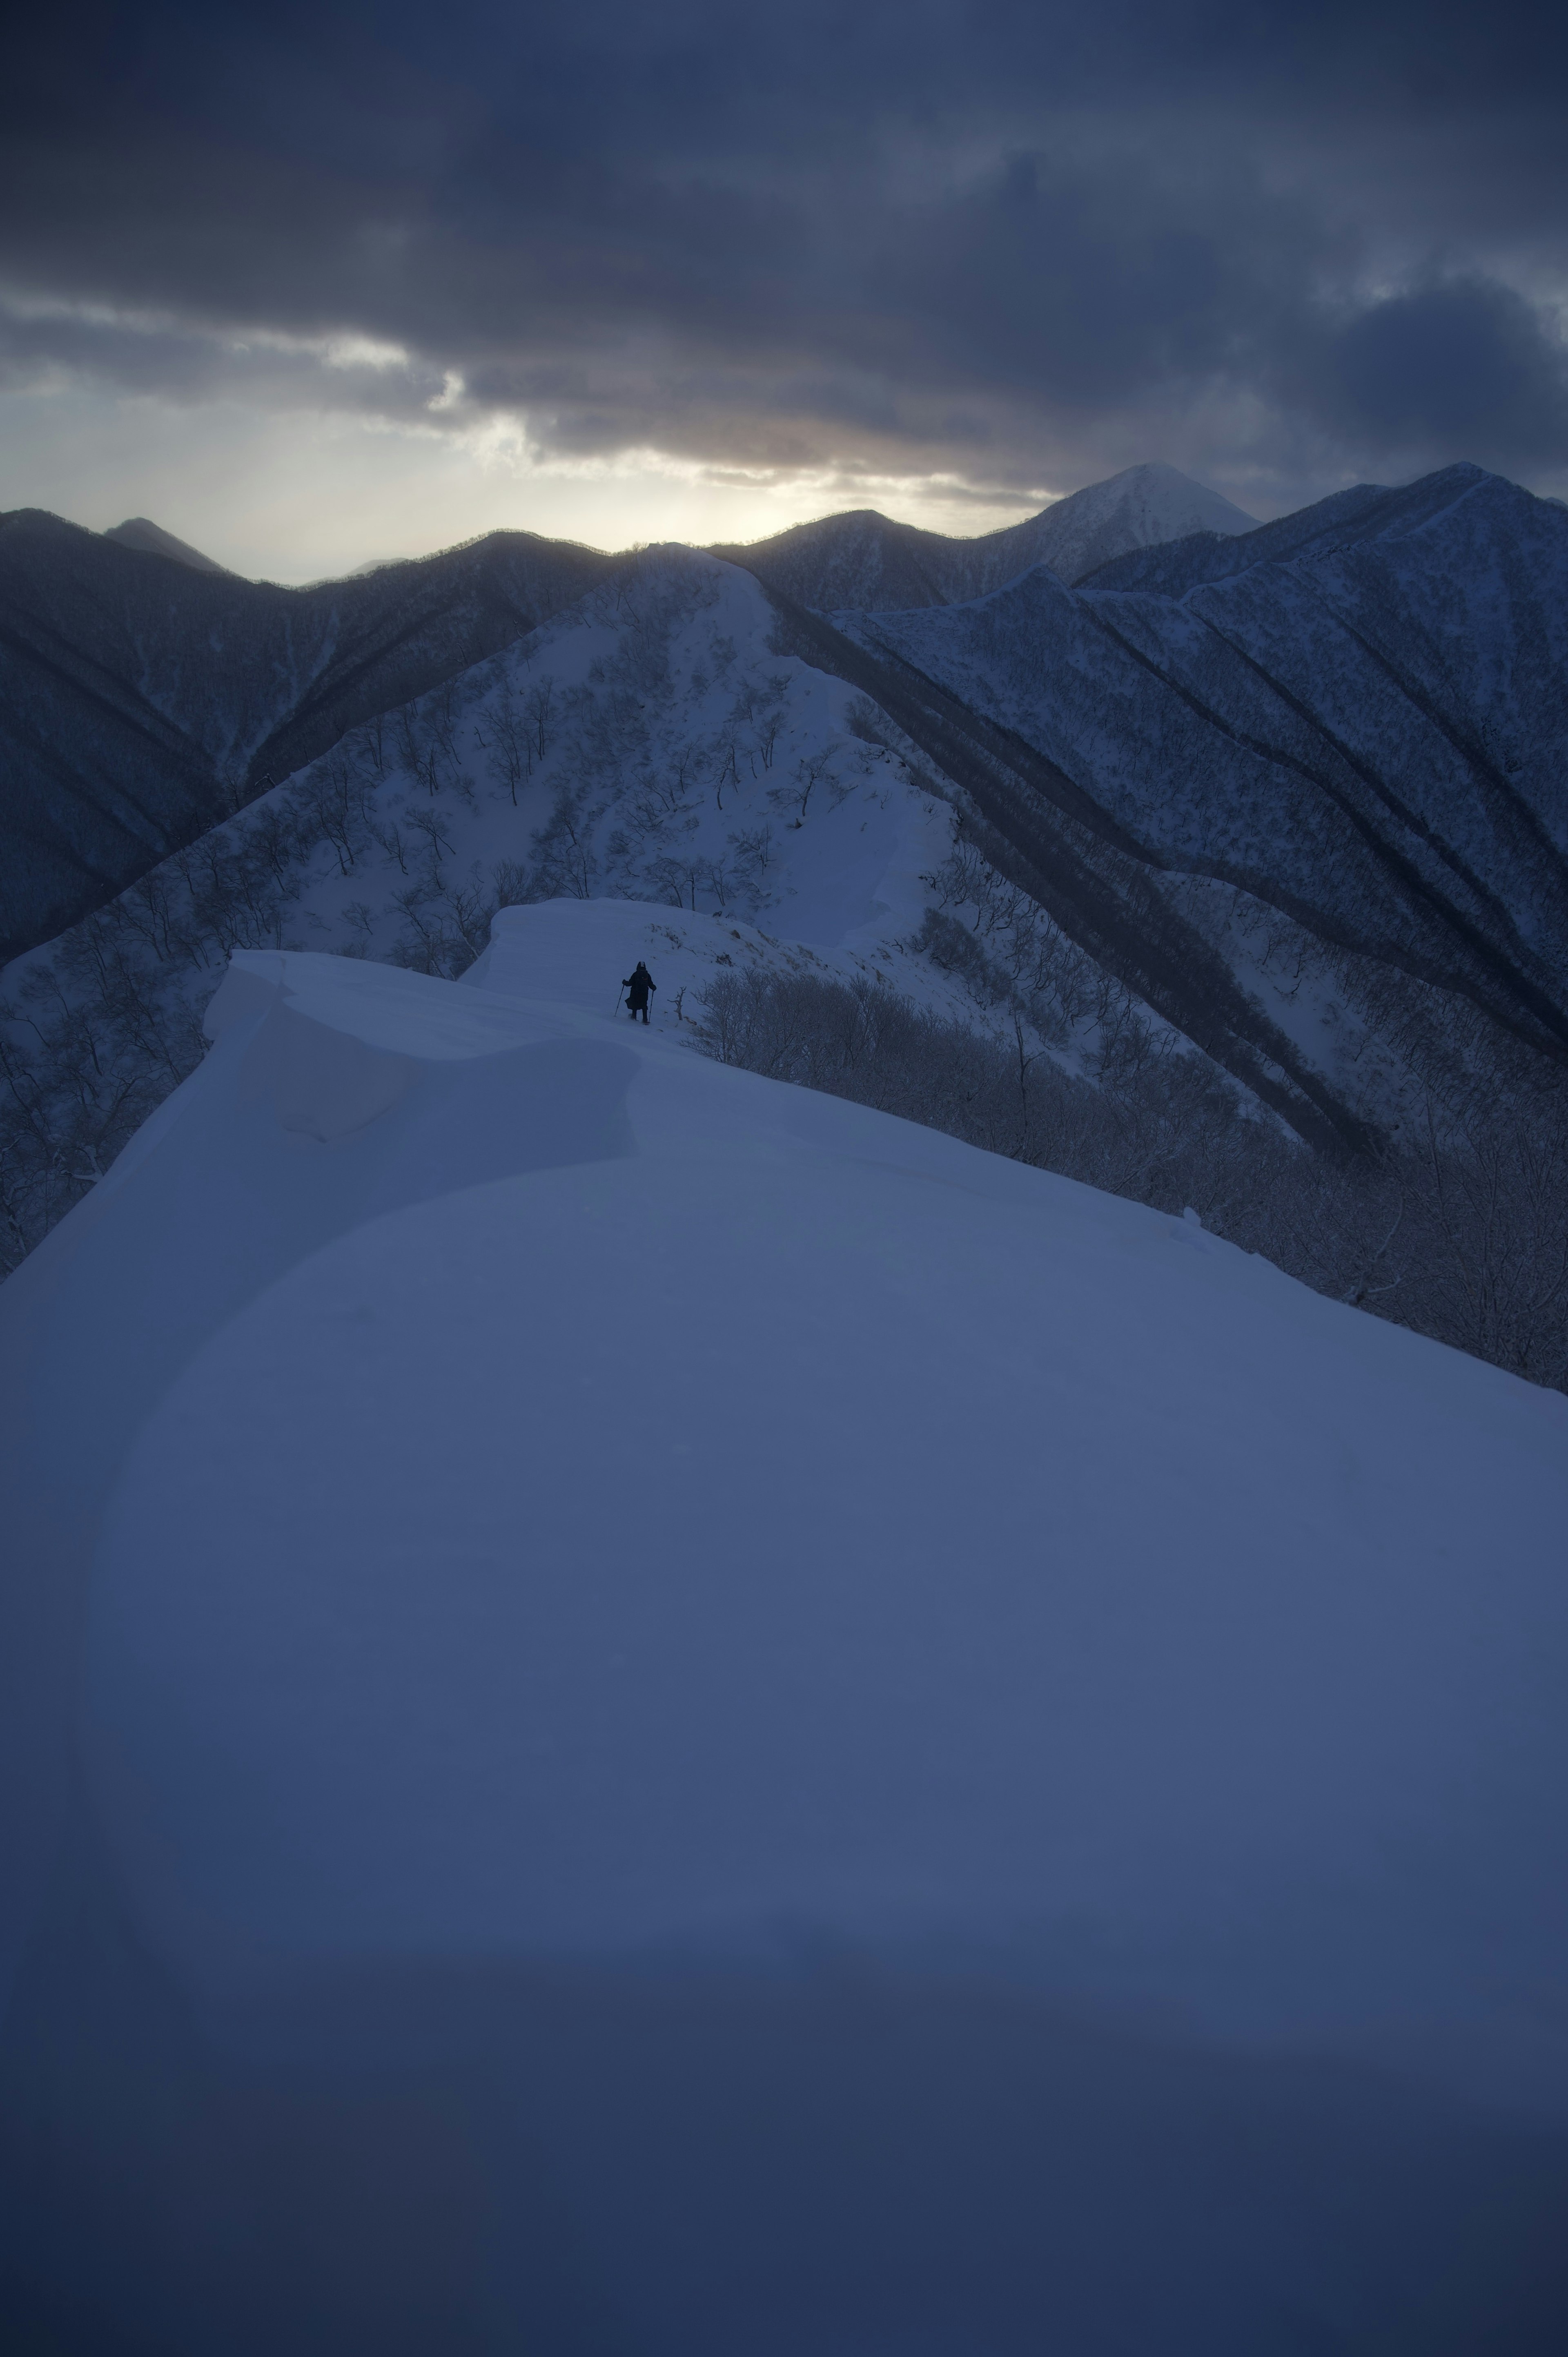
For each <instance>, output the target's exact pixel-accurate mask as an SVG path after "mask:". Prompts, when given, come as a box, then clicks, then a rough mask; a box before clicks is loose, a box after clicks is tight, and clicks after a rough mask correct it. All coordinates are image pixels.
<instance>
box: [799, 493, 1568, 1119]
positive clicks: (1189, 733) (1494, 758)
mask: <svg viewBox="0 0 1568 2357" xmlns="http://www.w3.org/2000/svg"><path fill="white" fill-rule="evenodd" d="M838 620H839V624H840V626H841V627H840V628H839V629H837V630H832V632H831V634H830V633H829V632H828V630H827V626H826V625H824V624H821V623H818V624H816V625H815V626H814V627H813V628H812V629H811V630H810V631H809V632H805V633H804V634H803V635H802V639H801V643H802V651H803V647H804V643H805V639H806V638H807V637H809V638H810V640H811V643H812V644H814V645H815V647H816V650H817V651H816V652H815V654H814V655H813V656H812V657H811V658H810V659H811V660H814V661H817V662H822V664H823V666H824V667H825V668H830V669H837V670H839V671H840V672H841V674H842V675H843V676H844V677H846V678H852V677H853V678H854V679H855V681H856V683H859V684H862V685H864V686H865V690H866V692H867V693H868V694H875V696H876V698H877V701H878V702H879V703H881V704H882V705H883V708H884V709H886V710H888V711H890V712H892V713H893V714H894V716H895V717H896V718H897V721H898V723H899V725H900V726H902V727H903V728H904V729H905V730H906V732H907V733H908V734H909V735H910V736H911V737H915V738H916V739H917V741H925V742H927V744H928V747H929V751H930V753H931V757H932V758H933V759H937V760H940V762H941V764H942V766H943V767H944V768H945V769H946V770H947V772H948V774H949V775H950V776H956V775H958V774H959V773H960V770H962V771H963V774H964V782H965V783H966V785H967V786H968V787H969V790H970V791H971V792H972V795H973V797H974V800H975V802H976V804H977V805H978V807H979V808H980V810H981V811H982V812H983V813H984V816H985V820H986V823H987V825H988V826H989V828H990V829H992V830H993V841H992V848H993V851H994V852H995V853H996V856H998V857H999V858H1001V859H1002V861H1003V863H1004V865H1005V864H1006V863H1007V862H1008V861H1012V862H1015V863H1016V862H1018V861H1019V860H1022V861H1023V862H1025V863H1026V870H1027V877H1028V881H1027V884H1026V888H1027V889H1028V890H1029V891H1030V892H1031V893H1033V894H1035V895H1036V896H1037V897H1038V898H1039V899H1041V901H1042V903H1043V905H1044V906H1045V907H1046V908H1047V909H1049V910H1050V912H1051V914H1052V915H1053V916H1054V917H1056V919H1057V920H1058V922H1059V923H1061V924H1062V925H1063V926H1064V927H1065V929H1066V930H1067V931H1069V933H1070V934H1071V936H1072V937H1073V938H1074V939H1075V940H1078V941H1079V942H1086V941H1090V940H1097V941H1098V942H1100V944H1101V949H1102V951H1103V952H1104V953H1105V954H1106V955H1107V957H1108V959H1109V962H1110V963H1112V970H1113V971H1116V972H1118V973H1120V974H1122V979H1123V980H1125V981H1126V982H1127V983H1128V984H1129V985H1130V986H1133V987H1136V988H1138V990H1139V991H1140V994H1141V995H1143V996H1145V997H1148V998H1150V999H1151V1001H1152V1003H1154V1004H1155V1005H1158V1006H1163V1007H1164V1008H1165V1009H1166V1011H1168V1013H1169V1014H1170V1017H1171V1019H1172V1020H1174V1021H1175V1022H1176V1024H1177V1025H1178V1028H1181V1029H1183V1030H1184V1031H1186V1032H1187V1036H1188V1037H1191V1038H1196V1039H1199V1040H1200V1041H1201V1042H1202V1044H1204V1045H1205V1046H1206V1047H1207V1048H1208V1051H1209V1052H1210V1053H1211V1054H1213V1055H1215V1056H1216V1057H1217V1058H1218V1060H1220V1061H1223V1062H1229V1064H1230V1068H1231V1069H1232V1070H1233V1071H1237V1072H1238V1073H1239V1074H1240V1073H1241V1072H1242V1071H1243V1069H1244V1062H1243V1060H1242V1059H1241V1058H1240V1056H1239V1054H1238V1043H1240V1042H1241V1041H1244V1040H1248V1039H1250V1041H1251V1047H1250V1053H1251V1054H1252V1055H1261V1056H1262V1058H1263V1059H1264V1060H1265V1061H1266V1063H1267V1064H1269V1065H1270V1066H1271V1067H1273V1068H1274V1070H1275V1071H1276V1072H1278V1071H1283V1072H1285V1073H1287V1074H1288V1075H1289V1076H1290V1078H1291V1082H1292V1084H1293V1085H1294V1086H1298V1087H1301V1088H1304V1089H1305V1093H1306V1094H1307V1096H1308V1097H1309V1098H1311V1099H1313V1100H1315V1101H1316V1103H1317V1104H1318V1106H1319V1107H1320V1108H1321V1109H1322V1110H1323V1111H1325V1112H1326V1113H1327V1114H1328V1116H1329V1118H1330V1120H1331V1121H1334V1122H1336V1123H1337V1125H1339V1126H1340V1128H1341V1130H1342V1134H1344V1135H1347V1136H1351V1135H1352V1134H1353V1133H1352V1131H1351V1129H1350V1126H1349V1125H1348V1124H1347V1123H1346V1122H1345V1121H1344V1119H1343V1114H1342V1112H1341V1111H1340V1110H1339V1108H1338V1107H1336V1106H1334V1105H1331V1104H1330V1103H1329V1101H1328V1099H1327V1098H1326V1097H1325V1096H1324V1095H1323V1093H1322V1092H1321V1089H1320V1086H1319V1082H1318V1081H1317V1079H1316V1077H1315V1076H1314V1075H1312V1074H1310V1073H1308V1072H1307V1071H1306V1070H1305V1066H1302V1065H1301V1064H1300V1062H1299V1059H1298V1056H1297V1054H1296V1052H1295V1050H1294V1049H1293V1048H1292V1047H1291V1045H1290V1044H1289V1042H1288V1041H1284V1040H1282V1039H1280V1038H1278V1037H1275V1038H1273V1039H1271V1038H1269V1037H1267V1036H1266V1035H1265V1034H1264V1033H1263V1032H1262V1029H1261V1028H1259V1027H1258V1025H1257V1024H1256V1022H1255V1021H1254V1020H1253V1019H1252V1018H1251V1017H1249V1016H1248V1015H1247V1014H1246V1013H1245V1011H1244V1010H1243V1009H1241V1008H1240V1004H1239V1002H1237V1001H1235V1000H1233V999H1232V998H1231V997H1230V993H1229V985H1227V986H1226V987H1224V988H1219V983H1218V975H1219V968H1217V967H1216V965H1215V963H1214V959H1215V952H1218V953H1219V963H1220V965H1221V966H1223V967H1226V968H1231V967H1235V966H1236V965H1237V963H1238V955H1239V952H1244V946H1245V945H1244V944H1243V943H1242V942H1240V941H1239V940H1238V939H1237V938H1236V937H1235V936H1234V935H1233V934H1232V933H1231V932H1230V930H1229V922H1228V920H1227V919H1226V917H1225V915H1224V911H1223V908H1222V906H1221V905H1220V904H1219V903H1218V902H1217V903H1216V904H1215V905H1214V907H1213V908H1212V909H1205V906H1204V903H1203V901H1202V899H1194V897H1193V890H1194V884H1195V883H1196V884H1197V888H1198V890H1199V892H1200V893H1201V892H1204V891H1207V890H1208V889H1209V888H1210V886H1219V887H1229V888H1236V889H1240V890H1243V891H1245V892H1246V893H1248V894H1249V895H1250V896H1253V897H1255V898H1257V899H1261V900H1262V901H1264V902H1266V903H1268V904H1269V905H1271V906H1272V907H1273V909H1277V910H1278V911H1280V913H1281V916H1282V917H1283V919H1284V920H1287V921H1288V922H1289V924H1290V925H1292V926H1293V927H1299V928H1301V929H1302V931H1303V933H1304V935H1305V936H1306V937H1310V939H1311V940H1312V941H1313V942H1315V943H1316V944H1318V945H1320V949H1319V951H1318V952H1315V954H1326V955H1328V956H1329V957H1330V958H1333V957H1340V958H1343V957H1345V956H1347V955H1348V956H1350V957H1352V958H1357V957H1365V958H1369V959H1370V960H1372V961H1374V962H1375V963H1376V964H1377V966H1378V968H1379V970H1380V971H1381V972H1384V973H1386V972H1388V971H1390V970H1391V971H1393V972H1395V973H1399V974H1403V975H1404V976H1406V977H1407V978H1408V979H1409V982H1410V983H1411V984H1412V985H1415V986H1416V991H1417V997H1418V998H1419V995H1420V992H1421V991H1422V990H1423V989H1425V988H1429V987H1432V986H1435V987H1436V988H1437V989H1439V990H1441V991H1443V992H1444V993H1454V994H1457V995H1458V996H1461V997H1463V998H1466V999H1468V1000H1469V1001H1470V1002H1471V1003H1472V1005H1474V1006H1476V1007H1477V1008H1480V1009H1483V1010H1484V1011H1485V1013H1486V1015H1487V1017H1489V1018H1490V1020H1491V1021H1492V1022H1493V1023H1495V1024H1497V1025H1498V1026H1500V1027H1501V1028H1502V1029H1503V1030H1505V1031H1507V1032H1509V1033H1511V1034H1512V1035H1513V1036H1514V1037H1515V1038H1516V1039H1518V1040H1519V1041H1520V1043H1521V1044H1523V1045H1525V1046H1526V1047H1527V1048H1528V1049H1530V1050H1531V1051H1533V1052H1534V1053H1536V1054H1539V1055H1543V1056H1544V1057H1546V1058H1547V1059H1548V1060H1550V1061H1551V1062H1552V1064H1554V1065H1557V1066H1559V1067H1560V1066H1562V1065H1563V1063H1564V1062H1568V515H1564V513H1563V511H1562V510H1560V509H1558V508H1555V507H1553V506H1552V505H1551V504H1550V503H1549V502H1547V501H1544V500H1537V499H1535V498H1533V497H1532V496H1531V494H1530V493H1529V492H1528V491H1524V490H1520V489H1519V488H1518V486H1516V485H1514V484H1512V483H1509V482H1506V481H1504V480H1503V479H1500V478H1499V477H1498V476H1494V475H1488V474H1486V473H1485V472H1483V470H1482V469H1481V468H1478V467H1471V466H1456V467H1449V468H1444V469H1442V470H1441V471H1440V472H1439V473H1437V474H1434V475H1431V476H1427V477H1425V478H1424V479H1423V480H1421V481H1420V482H1417V483H1413V484H1411V485H1408V486H1406V487H1405V488H1404V489H1402V490H1378V489H1376V488H1375V487H1369V486H1361V487H1359V488H1358V489H1357V490H1352V491H1347V492H1342V493H1339V494H1337V496H1335V497H1334V498H1332V499H1328V500H1323V501H1321V502H1320V503H1319V504H1318V505H1317V506H1316V508H1309V509H1306V510H1304V511H1302V512H1301V513H1300V514H1299V515H1295V516H1291V517H1286V518H1284V519H1283V520H1282V521H1281V522H1278V523H1275V524H1269V525H1265V526H1263V527H1262V529H1261V530H1259V531H1258V532H1255V533H1251V534H1250V535H1249V536H1248V537H1247V538H1246V539H1244V540H1239V541H1230V542H1227V541H1223V540H1218V539H1215V538H1213V537H1209V536H1199V537H1197V538H1193V539H1188V540H1186V541H1182V542H1179V543H1177V544H1175V545H1173V546H1170V547H1167V548H1163V549H1151V550H1147V551H1143V552H1138V553H1133V554H1126V555H1124V556H1122V558H1120V559H1118V560H1117V561H1116V562H1115V563H1113V564H1110V565H1105V566H1103V567H1102V568H1101V569H1100V570H1099V571H1098V572H1096V573H1095V575H1094V576H1092V578H1091V579H1090V580H1089V581H1087V582H1085V583H1084V584H1083V585H1082V586H1081V587H1079V588H1078V589H1077V590H1071V589H1069V588H1067V587H1064V586H1063V585H1061V584H1060V583H1058V581H1056V580H1055V579H1054V578H1053V577H1052V576H1051V575H1050V574H1049V572H1048V571H1047V570H1046V569H1045V568H1044V567H1043V566H1039V567H1036V569H1035V570H1034V571H1033V572H1031V573H1028V574H1026V575H1025V576H1023V577H1021V578H1020V579H1018V580H1016V581H1014V582H1012V583H1010V584H1009V585H1007V586H1006V587H1004V588H1002V589H1000V590H998V591H996V592H994V593H993V595H992V596H991V597H986V598H983V599H980V600H976V601H975V602H973V603H972V604H969V605H965V606H958V607H949V608H926V609H917V610H913V611H908V612H905V613H897V614H878V615H863V616H858V617H843V616H841V617H839V618H838ZM846 641H849V642H853V644H854V645H855V646H856V647H858V648H859V649H860V650H861V651H862V654H863V656H864V657H865V658H869V659H870V661H871V662H872V663H873V664H874V665H875V671H874V672H873V671H869V670H868V671H865V672H863V671H861V670H860V669H859V667H858V666H857V664H856V662H855V661H854V658H853V657H851V656H849V655H848V654H847V653H846V652H844V651H843V649H844V647H845V643H846ZM874 682H875V683H874ZM1018 872H1019V874H1020V875H1022V874H1023V872H1024V871H1023V870H1022V869H1020V870H1019V871H1018ZM1183 879H1190V880H1183ZM1201 879H1209V883H1208V885H1206V884H1205V883H1204V882H1203V881H1202V880H1201ZM1195 916H1196V917H1197V920H1199V921H1198V923H1197V929H1196V930H1195V929H1194V919H1195ZM1206 972H1207V973H1208V974H1209V976H1210V979H1209V980H1208V982H1206V981H1205V980H1204V976H1205V974H1206ZM1206 1001H1207V1002H1208V1003H1207V1004H1206ZM1414 1003H1415V1002H1412V1005H1413V1004H1414ZM1415 1019H1416V1018H1415V1017H1414V1016H1412V1021H1413V1020H1415ZM1445 1019H1447V1018H1445ZM1249 1078H1250V1080H1251V1085H1253V1086H1254V1087H1255V1088H1256V1089H1257V1091H1258V1092H1259V1093H1260V1094H1262V1095H1263V1096H1264V1097H1265V1098H1270V1099H1271V1101H1273V1102H1275V1103H1281V1104H1282V1106H1283V1103H1284V1101H1283V1099H1281V1098H1280V1097H1279V1096H1278V1095H1277V1094H1276V1093H1273V1086H1274V1084H1273V1081H1271V1079H1270V1077H1269V1074H1268V1073H1266V1072H1264V1073H1262V1074H1261V1076H1258V1077H1253V1076H1251V1075H1249ZM1291 1117H1293V1118H1294V1117H1295V1116H1294V1112H1293V1113H1292V1115H1291Z"/></svg>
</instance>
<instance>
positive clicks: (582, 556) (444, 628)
mask: <svg viewBox="0 0 1568 2357" xmlns="http://www.w3.org/2000/svg"><path fill="white" fill-rule="evenodd" d="M612 565H613V560H611V559H609V558H607V557H602V556H599V555H597V554H596V553H595V552H594V551H592V550H590V549H585V548H577V547H575V546H573V545H572V544H570V543H568V542H564V541H547V540H540V539H537V538H535V537H534V536H533V535H532V533H491V534H490V535H489V538H488V539H486V540H482V541H478V542H475V543H474V544H471V545H470V546H468V547H466V548H460V549H453V550H449V551H447V552H446V554H444V555H441V556H435V557H429V558H426V559H424V561H423V562H422V563H419V564H415V565H391V566H387V567H385V568H383V569H382V570H381V571H380V572H378V573H375V574H373V575H371V576H368V577H367V578H364V579H362V580H357V581H343V582H328V583H325V584H323V585H321V586H320V587H317V588H313V589H282V588H278V587H275V586H274V585H273V584H271V583H267V582H255V581H245V580H242V579H241V578H240V577H239V576H237V575H234V574H228V573H220V572H217V571H210V572H203V571H200V570H199V569H198V568H197V567H196V566H194V565H191V564H189V563H188V562H187V561H184V560H182V561H180V562H179V563H174V562H172V561H171V560H170V556H169V554H168V553H167V552H163V553H155V552H153V551H152V550H149V549H148V548H147V547H146V546H145V544H128V543H126V542H125V541H124V540H123V539H121V538H119V537H116V536H113V535H110V534H105V533H91V532H84V531H82V530H81V528H80V527H79V526H77V525H75V524H70V523H66V522H62V521H61V520H60V518H59V516H52V515H47V514H44V513H42V512H41V511H36V510H31V509H18V510H16V511H13V512H11V513H8V514H5V515H0V763H3V764H4V772H5V799H4V802H3V804H0V958H6V957H11V956H15V955H16V953H17V952H19V951H21V950H23V949H26V948H28V947H30V946H31V945H32V944H33V943H35V942H40V941H47V940H48V939H49V938H50V937H51V936H52V935H53V934H55V933H58V932H59V931H60V930H61V929H62V928H63V927H64V926H67V925H70V924H72V923H74V922H75V921H76V920H78V919H79V918H80V917H81V916H83V915H84V914H85V913H86V912H87V911H88V910H89V909H95V908H99V907H101V906H102V903H103V902H104V901H105V900H108V899H113V896H114V894H115V893H116V892H118V891H120V890H122V889H123V888H124V886H125V885H127V884H129V883H131V882H132V881H133V880H134V878H135V877H138V876H141V875H144V874H145V872H146V870H147V869H148V868H149V867H151V866H155V865H156V862H157V861H159V860H160V859H163V858H166V856H168V855H169V854H170V853H171V852H176V851H178V850H179V849H181V848H182V847H183V845H186V844H188V843H190V842H193V841H194V840H195V839H196V837H197V836H199V835H200V834H204V833H205V832H206V830H207V829H208V828H209V827H210V826H212V825H213V824H214V823H216V822H218V821H219V820H220V819H222V818H224V817H225V816H227V814H228V813H230V812H231V811H232V810H234V809H235V808H237V807H238V806H239V805H241V804H242V803H243V802H249V801H250V800H252V797H253V796H254V795H255V794H256V793H257V792H258V791H261V790H262V789H263V787H264V786H265V785H266V784H268V783H269V782H271V781H272V780H274V779H278V778H285V777H287V776H288V775H289V774H290V773H291V771H293V770H295V769H297V768H298V767H299V765H300V764H301V763H302V762H304V761H307V760H310V759H313V758H314V757H315V756H316V755H317V753H321V752H324V751H325V750H326V749H327V748H328V746H330V745H332V744H334V743H336V742H337V740H338V738H339V737H341V736H342V735H343V733H344V731H345V730H346V729H348V728H351V727H353V726H356V725H357V724H358V723H359V722H360V721H362V720H366V719H369V718H371V716H373V715H374V714H376V713H378V712H384V711H385V710H386V709H387V708H388V707H389V706H390V705H396V704H401V703H403V701H404V700H405V699H406V698H407V697H409V696H411V695H416V694H421V693H422V692H423V691H424V689H426V688H428V687H431V686H434V685H435V683H437V682H438V681H441V680H444V679H447V678H450V677H451V676H452V675H453V674H454V673H456V672H460V671H463V670H466V669H467V666H468V665H469V664H471V663H473V662H477V661H478V660H479V658H480V657H482V656H484V655H488V654H489V653H491V652H493V651H495V649H497V648H498V647H502V646H506V645H508V644H510V642H511V641H512V640H515V639H517V638H518V637H519V636H521V634H523V633H525V632H526V631H528V630H532V628H533V627H534V625H535V624H536V623H537V622H539V621H540V620H541V619H543V618H544V617H545V616H546V615H548V614H552V613H555V612H557V611H558V610H559V609H560V608H561V607H563V606H564V605H567V604H570V603H571V602H572V601H573V600H574V599H575V598H576V597H581V595H582V594H583V592H584V590H585V588H586V587H588V586H589V584H590V583H591V582H593V581H595V580H596V579H598V578H600V577H601V576H603V575H604V574H605V573H606V572H607V570H609V569H611V568H612Z"/></svg>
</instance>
